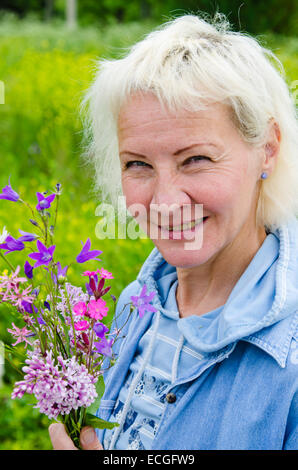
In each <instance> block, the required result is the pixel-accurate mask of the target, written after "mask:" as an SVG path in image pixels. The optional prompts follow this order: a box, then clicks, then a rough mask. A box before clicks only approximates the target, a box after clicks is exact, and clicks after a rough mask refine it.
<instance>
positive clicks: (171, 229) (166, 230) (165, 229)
mask: <svg viewBox="0 0 298 470" xmlns="http://www.w3.org/2000/svg"><path fill="white" fill-rule="evenodd" d="M207 219H208V217H203V218H200V219H197V220H192V221H191V222H186V223H184V224H179V225H175V226H170V225H163V226H161V225H159V226H158V228H159V229H160V230H161V233H162V234H164V235H165V237H166V238H169V239H171V240H172V239H174V238H175V239H183V238H184V236H183V235H188V234H189V235H190V234H191V233H194V232H195V231H196V230H197V228H198V227H200V226H201V225H202V224H203V223H205V221H206V220H207Z"/></svg>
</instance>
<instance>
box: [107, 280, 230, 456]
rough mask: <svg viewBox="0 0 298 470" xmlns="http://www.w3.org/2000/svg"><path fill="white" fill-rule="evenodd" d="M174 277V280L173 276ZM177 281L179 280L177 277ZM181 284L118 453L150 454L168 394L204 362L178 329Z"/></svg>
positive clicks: (136, 364) (117, 410) (118, 408)
mask: <svg viewBox="0 0 298 470" xmlns="http://www.w3.org/2000/svg"><path fill="white" fill-rule="evenodd" d="M171 277H173V276H171ZM174 279H175V277H174ZM177 284H178V280H177V279H176V280H174V282H173V281H170V287H169V293H168V296H167V299H166V302H165V304H164V309H165V310H164V311H163V314H162V316H161V318H160V321H159V325H158V333H157V335H156V339H155V346H154V349H153V351H152V355H151V358H150V360H149V362H148V363H147V364H146V366H145V369H144V371H143V373H142V376H141V378H140V381H139V382H138V384H137V385H136V387H135V389H134V393H133V397H132V400H131V402H130V407H129V410H128V412H127V415H126V419H125V422H124V425H123V428H122V431H121V433H120V435H119V437H118V439H117V441H116V443H115V446H114V448H115V449H118V450H125V449H134V450H147V449H150V448H151V445H152V441H153V439H154V437H155V434H156V432H157V430H158V425H159V422H160V419H161V416H162V414H163V412H164V410H165V407H166V394H167V390H168V389H169V386H170V385H171V384H172V383H173V382H174V381H175V380H176V379H177V378H179V376H180V375H181V373H183V371H185V370H189V369H190V368H192V367H193V366H195V365H197V364H198V362H199V361H201V359H202V357H203V355H202V354H200V353H199V352H197V351H195V350H194V348H193V347H192V346H191V345H190V344H189V343H188V341H187V340H186V339H185V338H184V336H183V334H182V333H181V331H180V330H179V328H178V325H177V322H178V320H179V312H178V307H177V302H176V289H177ZM221 309H222V307H219V308H217V309H216V310H214V311H212V312H209V313H208V314H206V315H208V316H213V317H214V316H215V315H217V314H219V313H220V311H221ZM156 321H157V317H154V318H153V323H152V325H151V326H150V328H149V329H148V330H147V331H146V333H145V334H144V336H143V337H142V339H141V340H140V342H139V345H138V348H137V350H136V354H135V357H134V360H133V362H132V363H131V365H130V368H129V371H128V374H127V379H126V381H125V384H124V386H123V387H122V388H121V390H120V394H119V397H118V399H117V402H116V404H115V407H114V410H113V413H112V417H111V421H116V422H119V421H120V419H121V416H122V413H123V408H124V403H125V401H126V399H127V395H128V391H129V387H130V385H131V383H132V379H133V377H134V375H135V374H136V373H137V371H138V370H139V368H140V367H141V366H142V364H143V361H144V355H145V351H146V350H147V348H148V346H149V342H150V338H151V337H152V335H153V331H154V327H155V323H156ZM115 429H116V428H114V430H106V431H105V434H104V439H103V445H104V449H109V446H110V443H111V438H112V434H113V433H114V432H115Z"/></svg>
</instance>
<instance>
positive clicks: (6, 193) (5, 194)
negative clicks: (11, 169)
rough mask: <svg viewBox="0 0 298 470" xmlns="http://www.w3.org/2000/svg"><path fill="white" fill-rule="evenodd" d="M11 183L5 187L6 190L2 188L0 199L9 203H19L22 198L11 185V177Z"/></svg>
mask: <svg viewBox="0 0 298 470" xmlns="http://www.w3.org/2000/svg"><path fill="white" fill-rule="evenodd" d="M8 181H9V183H8V185H7V186H5V187H4V188H2V193H1V194H0V199H6V200H7V201H13V202H16V201H18V199H19V198H20V196H19V195H18V193H16V192H15V191H14V190H13V189H12V187H11V185H10V177H9V180H8Z"/></svg>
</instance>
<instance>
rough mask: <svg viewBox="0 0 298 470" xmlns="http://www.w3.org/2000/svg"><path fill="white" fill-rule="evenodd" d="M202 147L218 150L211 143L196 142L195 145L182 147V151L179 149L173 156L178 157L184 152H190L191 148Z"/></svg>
mask: <svg viewBox="0 0 298 470" xmlns="http://www.w3.org/2000/svg"><path fill="white" fill-rule="evenodd" d="M202 145H209V146H211V147H216V148H218V145H216V144H214V143H213V142H197V143H195V144H192V145H189V146H188V147H184V148H183V149H179V150H177V151H176V152H175V153H174V155H175V156H176V155H180V154H181V153H183V152H186V151H187V150H191V149H192V148H194V147H199V146H202Z"/></svg>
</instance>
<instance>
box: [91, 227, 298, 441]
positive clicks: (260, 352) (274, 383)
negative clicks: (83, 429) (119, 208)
mask: <svg viewBox="0 0 298 470" xmlns="http://www.w3.org/2000/svg"><path fill="white" fill-rule="evenodd" d="M265 242H266V245H264V246H262V247H261V248H260V249H259V251H258V252H257V253H256V255H255V256H254V258H253V260H252V261H251V263H250V264H249V266H248V267H247V269H246V270H245V272H244V273H243V275H242V276H241V278H240V279H239V280H238V282H237V283H236V284H235V286H234V288H233V290H232V292H231V294H230V296H229V298H228V300H227V302H226V304H225V305H224V308H223V310H222V311H221V313H220V316H219V318H218V319H216V320H215V321H214V323H213V324H212V325H208V324H207V325H206V324H205V323H206V322H205V323H204V315H201V316H196V315H193V316H191V317H188V318H181V319H179V320H178V322H179V328H180V330H181V331H182V332H183V333H185V335H187V339H188V341H190V342H191V343H192V345H193V346H196V347H197V350H198V351H201V352H204V353H205V355H204V359H203V360H202V361H198V364H197V365H196V366H194V367H193V368H191V370H185V374H184V375H183V376H180V377H179V379H178V380H176V381H175V382H174V383H172V384H171V385H170V386H169V389H168V390H167V392H172V393H173V394H175V397H176V400H175V401H173V402H171V403H166V406H165V410H164V413H163V415H162V418H161V421H160V424H159V428H158V431H157V433H156V435H155V439H154V441H153V443H152V449H156V450H158V449H161V450H170V449H175V450H183V449H184V450H194V449H197V450H293V449H296V450H297V449H298V394H297V386H298V222H297V221H296V219H295V220H293V221H290V222H289V223H287V224H284V225H282V226H280V227H279V228H278V229H276V230H275V231H274V232H272V233H271V234H269V235H268V236H267V238H266V240H265ZM265 242H264V243H265ZM175 272H176V268H175V267H174V266H171V265H169V264H168V263H167V262H166V261H165V260H164V258H163V257H162V255H161V253H160V252H159V251H158V249H157V248H154V249H153V251H152V252H151V253H150V255H149V257H148V258H147V260H146V261H145V263H144V264H143V266H142V268H141V270H140V272H139V274H138V277H137V279H136V280H135V281H133V282H132V283H131V284H129V285H128V286H127V287H126V288H125V289H124V290H123V291H122V293H121V295H120V297H119V299H118V302H117V308H116V315H119V313H120V312H122V313H121V315H120V317H119V318H118V319H117V326H118V327H119V325H120V324H123V325H124V327H123V330H122V331H121V337H124V339H123V340H119V341H117V342H116V343H115V345H114V353H115V354H116V355H117V361H116V364H115V365H114V366H113V367H111V368H110V369H109V370H108V371H107V373H106V374H105V384H106V388H105V393H104V395H103V398H102V400H101V404H100V407H99V409H98V411H97V416H99V417H100V418H102V419H106V420H108V419H109V418H110V416H111V412H112V410H113V407H114V405H115V402H116V400H117V397H118V394H119V391H120V389H121V387H122V385H123V383H124V382H125V379H126V375H127V372H128V369H129V365H130V362H131V361H132V360H133V357H134V353H135V351H136V348H137V345H138V342H139V340H140V339H141V337H142V336H143V334H144V333H145V331H146V330H147V329H148V328H149V326H150V325H151V322H152V319H153V317H154V315H156V313H152V312H146V314H145V315H144V316H143V317H142V318H140V317H139V315H138V312H137V309H135V310H134V311H133V312H132V313H131V314H130V308H129V305H126V306H125V304H128V303H129V302H131V299H130V297H131V296H132V295H138V294H139V293H140V291H141V289H142V287H143V285H144V283H145V284H146V285H147V288H148V291H149V292H152V291H153V290H154V291H155V292H156V293H157V295H156V296H155V297H154V298H153V300H152V304H153V305H154V306H155V307H156V308H157V309H158V311H160V312H161V311H162V309H163V299H164V297H165V295H166V293H167V290H168V284H169V278H171V276H170V275H171V274H172V275H175ZM127 319H128V321H127V322H126V320H127ZM206 353H207V354H206ZM103 432H104V431H103V430H99V429H98V430H97V435H98V437H99V439H100V440H101V441H102V437H103Z"/></svg>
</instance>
